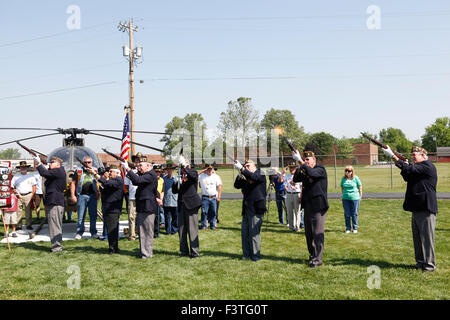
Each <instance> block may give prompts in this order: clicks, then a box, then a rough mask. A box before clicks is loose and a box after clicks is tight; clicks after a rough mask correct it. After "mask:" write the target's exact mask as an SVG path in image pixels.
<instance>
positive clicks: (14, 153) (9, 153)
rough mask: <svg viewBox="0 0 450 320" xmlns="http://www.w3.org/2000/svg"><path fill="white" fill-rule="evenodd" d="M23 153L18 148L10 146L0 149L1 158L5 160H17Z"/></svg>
mask: <svg viewBox="0 0 450 320" xmlns="http://www.w3.org/2000/svg"><path fill="white" fill-rule="evenodd" d="M21 157H22V155H21V154H20V152H19V150H18V149H14V148H8V149H5V150H1V151H0V159H3V160H17V159H20V158H21Z"/></svg>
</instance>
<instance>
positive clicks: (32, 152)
mask: <svg viewBox="0 0 450 320" xmlns="http://www.w3.org/2000/svg"><path fill="white" fill-rule="evenodd" d="M16 143H17V144H18V145H19V146H21V147H22V148H23V149H25V151H27V152H28V153H29V154H31V155H32V156H33V157H37V156H38V155H37V153H36V152H34V151H33V150H31V149H29V148H27V147H25V146H24V145H23V144H21V143H20V142H19V141H16ZM39 159H41V162H42V163H43V164H47V157H46V156H44V155H43V154H42V153H39Z"/></svg>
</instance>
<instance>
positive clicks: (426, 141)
mask: <svg viewBox="0 0 450 320" xmlns="http://www.w3.org/2000/svg"><path fill="white" fill-rule="evenodd" d="M434 139H436V141H435V140H434ZM436 145H437V146H438V147H448V146H450V118H448V117H442V118H437V119H436V121H435V122H434V123H433V124H432V125H430V126H428V127H426V128H425V134H424V135H423V136H422V147H424V148H425V149H426V150H427V151H428V152H436Z"/></svg>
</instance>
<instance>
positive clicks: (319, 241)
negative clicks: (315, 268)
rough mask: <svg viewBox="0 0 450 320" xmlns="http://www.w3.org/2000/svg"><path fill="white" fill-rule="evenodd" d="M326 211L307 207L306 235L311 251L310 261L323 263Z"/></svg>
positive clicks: (317, 263) (315, 263)
mask: <svg viewBox="0 0 450 320" xmlns="http://www.w3.org/2000/svg"><path fill="white" fill-rule="evenodd" d="M325 219H326V213H325V212H314V211H310V210H309V209H308V208H305V217H304V220H305V236H306V245H307V246H308V251H309V263H310V264H314V265H320V264H322V256H323V247H324V244H325Z"/></svg>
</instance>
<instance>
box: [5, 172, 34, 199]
mask: <svg viewBox="0 0 450 320" xmlns="http://www.w3.org/2000/svg"><path fill="white" fill-rule="evenodd" d="M36 185H37V181H36V177H35V176H34V174H33V173H27V174H21V173H19V174H16V175H15V176H14V177H13V178H12V180H11V186H13V187H14V188H15V189H17V191H19V193H20V194H25V193H30V192H33V186H36Z"/></svg>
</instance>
